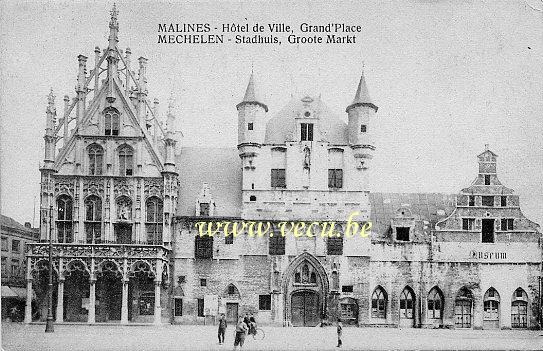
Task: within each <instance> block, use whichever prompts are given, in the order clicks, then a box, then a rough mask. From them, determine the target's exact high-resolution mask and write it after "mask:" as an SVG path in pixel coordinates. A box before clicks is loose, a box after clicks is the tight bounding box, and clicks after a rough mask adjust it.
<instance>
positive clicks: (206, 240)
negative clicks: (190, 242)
mask: <svg viewBox="0 0 543 351" xmlns="http://www.w3.org/2000/svg"><path fill="white" fill-rule="evenodd" d="M194 257H195V258H200V259H212V258H213V237H212V236H209V235H204V236H200V235H197V236H196V238H195V239H194Z"/></svg>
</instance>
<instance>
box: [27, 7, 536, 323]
mask: <svg viewBox="0 0 543 351" xmlns="http://www.w3.org/2000/svg"><path fill="white" fill-rule="evenodd" d="M109 28H110V36H109V42H108V46H107V48H106V49H104V50H103V51H102V50H100V49H99V48H96V49H95V63H94V66H93V69H92V70H91V71H90V73H87V66H86V64H87V58H86V57H85V56H82V55H80V56H79V57H78V64H79V74H78V79H77V82H78V83H77V86H76V96H75V97H74V98H72V99H70V98H69V97H65V100H64V101H65V105H64V108H63V112H62V113H61V114H60V115H61V116H62V117H61V118H59V119H58V120H57V112H56V107H55V102H54V95H53V94H52V93H51V94H50V95H49V101H48V107H47V111H46V120H47V128H46V133H45V158H44V164H43V166H42V167H41V172H42V188H41V192H40V195H41V226H40V228H41V239H42V240H47V239H48V236H49V233H51V234H52V239H53V241H54V245H53V247H54V251H53V256H54V262H53V264H54V276H55V282H54V287H55V289H54V301H55V302H54V305H55V318H56V320H57V321H59V322H62V321H82V322H88V323H98V322H106V321H118V322H119V323H121V324H126V323H130V322H153V323H156V324H159V323H164V322H171V323H204V322H206V323H207V322H213V321H214V319H215V318H216V316H217V314H219V313H225V314H226V316H227V319H229V320H230V321H235V320H236V319H237V318H238V317H239V316H241V315H243V314H245V313H253V314H254V315H255V316H256V319H257V320H258V321H259V322H260V323H263V324H273V325H282V326H316V325H320V324H322V323H330V322H332V321H335V320H337V319H338V318H340V319H342V320H343V321H344V322H345V323H348V324H353V325H359V326H387V327H398V326H400V327H421V328H436V327H445V328H476V329H480V328H485V329H490V328H536V327H538V326H539V325H540V324H541V319H540V301H541V286H540V279H541V269H542V266H541V262H542V260H541V258H542V256H541V252H542V250H541V233H540V231H539V226H538V225H537V224H535V223H533V222H531V221H530V220H528V219H527V218H525V217H524V215H523V214H522V212H521V210H520V201H519V198H518V196H517V195H515V194H514V192H513V190H511V189H509V188H507V187H505V186H504V185H502V184H501V183H500V181H499V180H498V177H497V170H498V167H497V155H496V154H494V153H493V152H492V151H490V150H488V148H487V149H486V150H485V151H484V152H483V153H481V154H480V155H479V156H477V162H478V164H479V170H478V174H477V175H476V179H475V181H474V182H473V183H472V184H471V185H470V186H469V187H467V188H465V189H462V190H461V191H460V193H459V194H457V195H451V194H437V193H420V194H407V193H374V192H370V189H371V188H370V181H371V176H370V169H371V168H372V158H373V155H374V153H375V152H376V150H375V146H374V140H373V137H372V135H373V131H374V130H375V128H377V125H378V117H377V111H378V106H377V104H375V103H374V102H373V101H372V99H371V98H370V94H369V91H368V87H367V84H366V80H365V77H364V75H363V74H362V75H361V77H360V79H359V83H358V86H357V87H353V91H354V99H353V100H352V102H351V103H350V104H347V106H346V108H345V111H333V110H331V109H330V108H328V107H327V106H326V103H325V101H324V99H322V98H321V97H316V96H298V97H293V98H292V99H291V101H290V102H289V103H288V104H287V105H286V106H284V107H283V108H279V106H272V105H268V104H267V103H266V102H264V101H263V100H262V98H261V95H259V93H258V84H257V82H256V78H255V75H254V74H253V73H251V76H250V78H249V83H248V85H247V88H246V90H245V94H244V95H243V98H242V99H241V101H240V103H239V104H237V106H235V107H236V109H237V113H238V138H237V148H222V149H221V148H191V147H180V146H179V145H178V143H176V141H177V139H178V138H177V136H178V134H177V133H175V131H174V130H173V123H174V120H175V117H174V115H173V112H172V111H173V107H172V105H171V104H170V106H169V109H168V112H167V113H166V115H167V117H166V123H165V125H162V124H161V123H159V113H158V102H156V101H155V102H153V103H151V101H150V100H149V98H148V92H147V88H146V82H147V76H146V64H147V60H146V59H145V58H143V57H140V58H139V59H138V73H137V74H135V73H132V68H131V67H132V66H131V50H130V49H126V50H125V51H124V52H123V51H122V50H120V49H119V46H118V44H117V41H118V28H119V27H118V22H117V12H116V10H115V9H114V10H113V11H112V13H111V20H110V24H109ZM91 85H92V88H91ZM355 88H356V90H355ZM233 108H234V106H232V109H233ZM275 108H277V110H276V111H277V112H274V113H273V114H272V113H270V111H271V110H274V109H275ZM342 113H345V115H344V117H341V114H342ZM504 167H514V165H504ZM373 176H379V175H378V172H375V171H374V173H373ZM459 176H460V175H459ZM250 222H255V223H256V224H255V226H256V227H258V225H259V224H258V223H260V225H261V227H260V229H261V230H263V231H265V232H266V233H265V235H262V236H258V235H253V236H251V231H250V229H248V228H247V227H246V228H245V230H241V232H242V234H241V235H238V236H236V237H234V236H233V235H224V233H225V232H226V233H227V234H228V233H231V231H232V229H233V226H234V225H239V226H240V227H239V228H241V225H242V224H243V223H250ZM301 222H303V223H304V226H305V227H304V228H305V229H304V233H307V229H308V228H311V230H312V231H313V233H314V235H313V236H310V235H302V236H299V237H295V235H294V233H293V232H292V233H287V235H285V236H283V235H282V233H281V228H282V226H283V227H284V226H286V225H290V224H289V223H292V226H296V225H297V223H301ZM369 225H371V230H370V231H371V235H369V236H363V235H355V236H350V235H349V233H350V231H352V230H353V229H355V228H356V229H357V231H360V229H361V228H362V227H365V228H367V227H369ZM219 226H220V227H219ZM201 228H204V230H205V231H207V230H208V228H209V229H210V230H211V231H216V232H217V233H216V234H215V235H213V236H211V235H201V234H202V233H201V232H200V229H201ZM225 228H226V230H225ZM299 228H301V227H299ZM293 231H295V230H293ZM323 232H324V233H325V235H322V233H323ZM272 234H273V235H272ZM338 234H339V235H338ZM29 247H30V249H29V251H28V255H27V265H28V267H27V276H26V278H27V290H28V291H31V290H32V288H33V287H34V289H35V291H36V295H37V300H38V306H39V307H38V308H39V309H40V311H41V313H38V314H39V315H40V316H41V317H40V318H42V319H43V318H44V317H45V315H44V312H45V310H44V308H45V291H46V290H45V287H46V284H45V277H46V273H47V265H46V263H47V260H46V257H47V253H48V249H47V245H46V244H35V245H29ZM28 299H29V300H28V301H30V300H31V296H29V297H28ZM31 312H32V311H31V308H30V303H27V308H26V321H27V322H31V315H32V314H31Z"/></svg>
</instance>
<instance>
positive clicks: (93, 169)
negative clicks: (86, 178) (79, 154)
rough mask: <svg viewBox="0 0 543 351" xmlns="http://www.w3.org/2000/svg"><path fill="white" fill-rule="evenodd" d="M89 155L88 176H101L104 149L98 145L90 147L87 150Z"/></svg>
mask: <svg viewBox="0 0 543 351" xmlns="http://www.w3.org/2000/svg"><path fill="white" fill-rule="evenodd" d="M88 150H89V151H88V154H89V174H90V175H101V174H102V164H103V162H104V149H102V147H101V146H100V145H96V144H94V145H91V146H90V147H89V149H88Z"/></svg>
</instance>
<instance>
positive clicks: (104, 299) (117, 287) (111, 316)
mask: <svg viewBox="0 0 543 351" xmlns="http://www.w3.org/2000/svg"><path fill="white" fill-rule="evenodd" d="M122 293H123V283H122V281H121V277H119V276H117V275H115V274H112V273H106V274H103V275H102V276H99V277H98V280H97V281H96V321H97V322H108V321H120V320H121V306H122Z"/></svg>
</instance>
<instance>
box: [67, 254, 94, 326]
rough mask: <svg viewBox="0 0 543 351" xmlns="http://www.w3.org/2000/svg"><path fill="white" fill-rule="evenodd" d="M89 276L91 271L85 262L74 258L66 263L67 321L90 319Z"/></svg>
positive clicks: (85, 320)
mask: <svg viewBox="0 0 543 351" xmlns="http://www.w3.org/2000/svg"><path fill="white" fill-rule="evenodd" d="M89 278H90V275H89V272H88V270H87V267H86V265H85V264H84V263H83V262H81V261H79V260H73V261H71V262H69V263H68V264H67V265H66V272H65V281H64V299H63V301H64V320H65V321H66V322H87V321H88V314H89V310H88V309H89V294H90V283H89Z"/></svg>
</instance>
